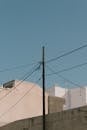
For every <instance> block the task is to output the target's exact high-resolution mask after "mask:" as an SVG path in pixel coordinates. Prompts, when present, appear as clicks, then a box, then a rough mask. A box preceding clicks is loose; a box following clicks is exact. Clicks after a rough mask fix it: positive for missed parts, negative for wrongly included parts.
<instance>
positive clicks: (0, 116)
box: [0, 78, 41, 118]
mask: <svg viewBox="0 0 87 130" xmlns="http://www.w3.org/2000/svg"><path fill="white" fill-rule="evenodd" d="M40 79H41V78H39V79H38V80H37V81H36V82H38V81H40ZM34 86H35V84H33V85H32V86H31V88H30V89H29V90H28V91H27V92H26V93H25V94H24V95H23V96H22V97H21V98H20V99H19V100H18V101H17V102H16V103H15V104H13V105H12V106H11V107H10V108H9V109H8V110H6V111H5V112H4V113H2V114H1V115H0V118H2V117H3V116H4V115H5V114H7V113H8V112H9V111H10V110H11V109H12V108H14V107H15V106H16V105H17V104H18V103H19V102H21V101H22V99H23V98H24V97H25V96H26V95H27V94H29V93H30V91H31V90H32V89H33V88H34Z"/></svg>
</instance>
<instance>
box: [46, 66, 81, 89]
mask: <svg viewBox="0 0 87 130" xmlns="http://www.w3.org/2000/svg"><path fill="white" fill-rule="evenodd" d="M47 67H48V68H49V70H50V71H51V72H52V73H54V74H56V75H57V76H59V77H60V78H62V79H63V80H65V81H67V82H68V83H70V84H73V85H75V86H77V87H81V85H79V84H77V83H74V82H73V81H71V80H69V79H67V78H65V77H64V76H62V75H59V74H57V73H56V72H55V71H54V70H53V69H52V68H51V67H49V66H48V65H47Z"/></svg>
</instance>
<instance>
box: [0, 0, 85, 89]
mask: <svg viewBox="0 0 87 130" xmlns="http://www.w3.org/2000/svg"><path fill="white" fill-rule="evenodd" d="M84 41H87V0H0V70H3V69H5V68H11V67H14V66H19V65H22V64H28V63H29V64H31V63H33V62H37V61H40V60H41V53H42V52H41V51H42V46H43V45H45V48H46V60H48V59H51V58H54V57H56V56H59V55H61V54H62V53H65V52H68V51H70V50H72V49H74V48H77V47H79V46H82V45H84V44H85V42H84ZM86 61H87V48H85V49H83V50H81V51H78V52H77V53H75V54H72V55H70V56H66V57H64V58H62V59H61V60H59V61H56V62H53V63H50V64H49V66H50V67H51V68H53V69H54V71H59V70H61V69H64V68H68V67H71V66H73V65H77V64H81V63H84V62H86ZM30 68H32V67H27V68H23V69H20V70H13V71H10V72H3V73H0V83H1V84H2V83H4V82H7V81H9V80H12V79H19V77H21V76H22V75H23V74H25V73H26V72H28V71H29V70H30ZM47 71H48V69H47ZM48 73H50V71H48ZM61 75H63V76H64V77H66V78H68V79H69V80H71V81H73V82H75V83H78V84H79V85H87V66H84V67H81V68H78V69H74V70H72V71H68V72H63V73H61ZM37 77H38V76H36V77H34V78H37ZM46 79H47V80H46V82H47V86H52V85H53V84H59V85H62V86H64V84H65V82H66V81H64V80H63V79H61V78H60V77H58V76H56V75H53V76H50V77H47V78H46ZM32 80H33V78H32ZM67 85H68V86H69V87H70V86H72V85H71V84H69V83H67Z"/></svg>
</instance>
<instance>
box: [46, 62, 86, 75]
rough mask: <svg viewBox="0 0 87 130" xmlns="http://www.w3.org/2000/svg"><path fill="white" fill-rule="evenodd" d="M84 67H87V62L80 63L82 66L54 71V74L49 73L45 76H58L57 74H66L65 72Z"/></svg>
mask: <svg viewBox="0 0 87 130" xmlns="http://www.w3.org/2000/svg"><path fill="white" fill-rule="evenodd" d="M85 65H87V62H85V63H82V64H78V65H75V66H72V67H69V68H65V69H62V70H59V71H56V72H55V73H50V74H47V75H49V76H50V75H53V74H59V73H63V72H67V71H70V70H73V69H76V68H81V67H83V66H85Z"/></svg>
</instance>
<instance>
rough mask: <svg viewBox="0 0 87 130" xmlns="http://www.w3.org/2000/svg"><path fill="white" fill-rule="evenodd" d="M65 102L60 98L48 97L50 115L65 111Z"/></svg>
mask: <svg viewBox="0 0 87 130" xmlns="http://www.w3.org/2000/svg"><path fill="white" fill-rule="evenodd" d="M64 103H65V100H64V99H63V98H59V97H53V96H49V97H48V113H54V112H61V111H63V105H64Z"/></svg>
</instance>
